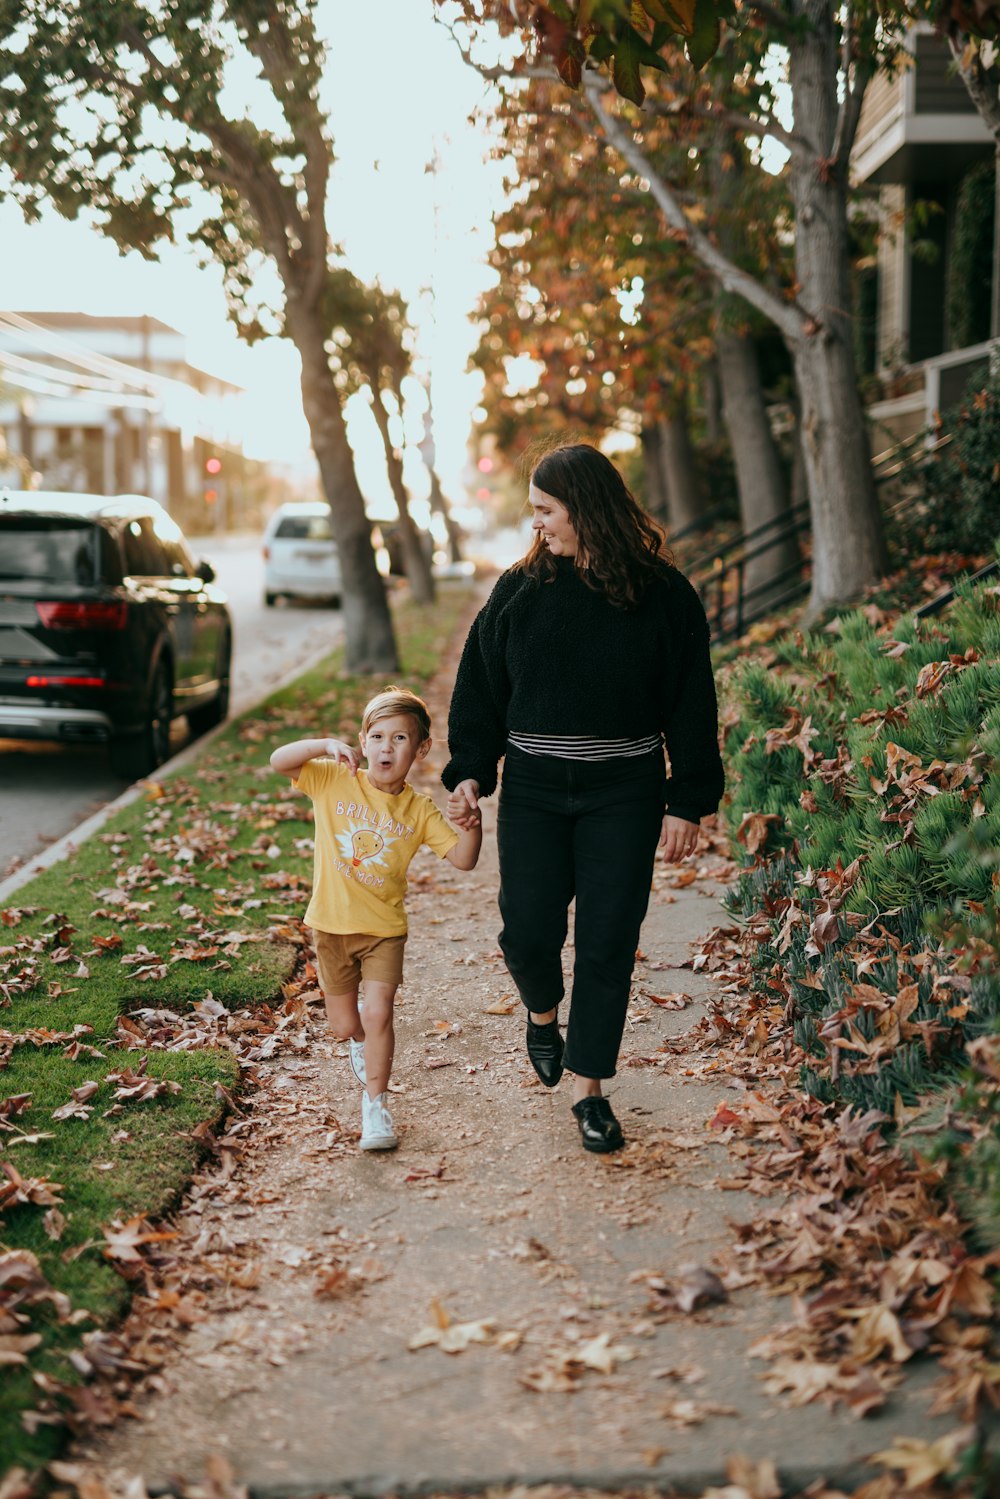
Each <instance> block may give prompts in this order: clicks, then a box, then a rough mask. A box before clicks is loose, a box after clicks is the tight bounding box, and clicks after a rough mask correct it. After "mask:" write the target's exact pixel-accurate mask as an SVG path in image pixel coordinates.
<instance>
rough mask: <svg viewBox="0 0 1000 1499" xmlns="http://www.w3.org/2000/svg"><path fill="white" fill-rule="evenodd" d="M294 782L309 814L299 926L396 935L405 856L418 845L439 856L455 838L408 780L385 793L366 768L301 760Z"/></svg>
mask: <svg viewBox="0 0 1000 1499" xmlns="http://www.w3.org/2000/svg"><path fill="white" fill-rule="evenodd" d="M296 784H297V785H298V787H299V789H300V790H301V791H304V792H305V794H306V795H307V796H308V797H309V798H310V799H311V800H312V804H313V811H314V814H315V819H316V832H315V849H316V852H315V864H314V873H313V892H312V899H311V900H310V902H309V907H308V909H307V911H306V915H305V920H306V924H307V925H308V926H311V927H314V928H316V929H317V930H318V931H321V932H336V933H349V932H359V933H360V932H363V933H366V934H369V935H371V936H379V937H382V936H385V937H394V936H401V935H402V934H403V933H405V931H406V911H405V909H404V906H403V897H404V896H405V894H406V872H407V869H408V868H409V864H410V860H411V859H412V858H413V856H414V854H415V853H416V852H417V850H418V849H419V848H420V847H421V845H422V844H425V843H426V844H427V846H428V848H430V849H432V850H433V851H434V853H436V854H437V855H438V857H439V858H442V859H443V858H444V857H445V855H446V854H447V853H448V851H449V850H450V849H452V848H454V847H455V844H456V843H457V842H458V834H457V833H456V831H455V829H454V828H453V827H451V825H450V824H449V823H447V822H446V821H445V819H444V818H443V817H442V816H441V813H440V812H439V811H438V809H437V807H435V805H434V803H433V802H432V801H431V799H430V797H429V796H424V795H423V794H422V793H421V792H419V791H414V789H413V787H412V786H410V785H409V784H407V785H405V786H404V787H403V789H402V791H401V792H399V794H398V795H397V796H390V795H389V794H388V793H387V792H385V791H379V790H378V788H377V787H375V786H373V785H372V784H371V782H370V781H369V779H368V774H367V772H366V771H364V770H359V771H358V773H357V775H356V776H353V775H352V774H351V772H350V771H349V770H348V769H347V767H346V766H344V765H338V764H337V763H336V761H334V760H307V761H306V763H305V765H303V767H302V769H301V770H300V771H299V774H298V777H297V780H296Z"/></svg>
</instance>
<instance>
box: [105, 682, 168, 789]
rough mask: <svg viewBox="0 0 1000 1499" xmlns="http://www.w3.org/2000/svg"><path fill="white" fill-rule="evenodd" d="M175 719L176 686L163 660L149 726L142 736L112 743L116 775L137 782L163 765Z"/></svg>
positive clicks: (151, 699)
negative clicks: (172, 722)
mask: <svg viewBox="0 0 1000 1499" xmlns="http://www.w3.org/2000/svg"><path fill="white" fill-rule="evenodd" d="M173 716H174V689H173V684H172V683H171V680H170V671H169V669H168V667H167V664H166V662H164V661H161V662H160V664H159V666H158V667H157V668H156V673H155V675H154V677H153V686H152V689H151V691H150V694H149V709H148V711H147V714H146V722H145V725H144V726H143V728H141V729H140V730H139V732H138V734H127V735H125V736H123V737H122V738H121V739H116V740H114V741H113V742H112V745H111V768H112V770H113V771H114V772H115V774H116V775H120V776H125V777H126V778H127V779H128V780H130V781H136V780H138V779H139V778H140V777H141V776H148V775H149V773H150V771H152V770H155V769H156V767H157V766H158V765H162V764H163V762H164V760H166V758H167V756H168V755H169V754H170V724H171V721H172V719H173Z"/></svg>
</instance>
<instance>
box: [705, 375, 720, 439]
mask: <svg viewBox="0 0 1000 1499" xmlns="http://www.w3.org/2000/svg"><path fill="white" fill-rule="evenodd" d="M721 386H722V380H721V372H720V370H719V366H718V362H717V361H716V360H712V361H711V363H709V364H706V365H705V367H704V369H703V370H702V374H701V391H702V396H701V398H702V402H703V403H704V407H705V441H706V442H707V443H709V444H710V446H712V447H715V446H716V444H717V443H718V442H720V441H721V439H722V422H723V414H722V401H723V396H722V389H721Z"/></svg>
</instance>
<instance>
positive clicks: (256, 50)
mask: <svg viewBox="0 0 1000 1499" xmlns="http://www.w3.org/2000/svg"><path fill="white" fill-rule="evenodd" d="M311 40H312V42H313V45H314V46H315V45H316V42H315V37H314V36H313V37H311ZM247 46H248V48H249V50H250V51H251V52H253V54H254V56H256V57H257V58H258V59H259V61H260V65H261V68H262V69H263V72H264V77H265V78H266V80H267V82H268V84H269V85H270V88H271V92H272V93H273V95H274V97H275V99H276V100H277V101H278V104H279V105H280V107H281V111H282V113H283V114H284V116H285V119H286V120H287V122H288V125H289V128H290V129H291V131H292V134H293V137H294V138H295V140H296V142H297V143H299V144H301V147H302V151H303V154H304V156H305V169H304V171H303V181H304V183H305V193H306V216H305V218H303V217H302V215H301V213H300V214H299V222H300V224H301V226H302V241H303V246H304V250H305V254H306V257H307V259H308V266H307V270H306V278H305V286H304V288H303V297H304V300H305V301H306V303H307V304H311V303H312V302H313V301H315V299H316V297H317V296H318V295H319V292H320V288H321V287H322V284H323V280H324V278H325V276H326V265H327V255H328V249H329V234H328V231H327V224H326V204H327V190H328V183H329V178H330V160H331V150H330V143H329V141H328V139H327V136H326V133H325V131H324V129H323V123H322V117H321V115H320V112H319V109H318V108H317V105H316V99H315V95H314V92H313V91H312V90H308V91H305V92H303V93H301V94H300V93H298V92H297V91H296V89H295V79H296V74H297V65H296V63H295V58H294V48H293V45H292V38H291V35H290V33H289V30H288V26H287V23H286V22H284V21H282V19H281V17H280V15H279V14H276V13H272V14H271V15H270V16H269V18H268V29H267V31H266V32H260V33H258V34H257V35H256V36H254V37H253V38H250V39H248V41H247Z"/></svg>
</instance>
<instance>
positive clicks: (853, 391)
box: [583, 0, 885, 618]
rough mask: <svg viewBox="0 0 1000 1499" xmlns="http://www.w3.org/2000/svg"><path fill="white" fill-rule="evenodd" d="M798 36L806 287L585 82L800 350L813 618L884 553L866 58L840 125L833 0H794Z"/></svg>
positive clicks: (611, 133) (597, 109)
mask: <svg viewBox="0 0 1000 1499" xmlns="http://www.w3.org/2000/svg"><path fill="white" fill-rule="evenodd" d="M791 20H792V26H791V27H790V30H789V33H788V39H787V43H786V45H787V47H788V55H789V82H790V84H791V91H792V101H793V109H794V115H795V124H794V136H795V138H796V141H804V142H805V143H806V144H805V145H804V146H803V145H797V148H796V149H793V151H792V155H791V161H790V169H789V175H790V187H791V194H792V200H793V203H794V208H795V258H796V280H797V282H798V292H797V295H796V297H795V299H794V301H792V300H791V299H790V298H787V297H782V296H781V295H779V294H777V293H776V292H775V291H774V290H773V289H772V288H771V286H770V285H769V283H768V280H767V279H766V278H765V277H755V276H754V275H752V274H751V273H750V272H748V271H747V270H745V269H744V268H743V267H742V266H741V265H739V264H738V262H737V261H735V260H733V259H731V258H729V257H728V256H726V255H725V253H724V252H723V251H722V250H721V249H720V247H719V246H718V245H717V244H716V243H715V242H714V240H713V238H712V236H711V235H710V234H707V233H705V232H704V231H702V230H701V229H700V228H699V227H698V225H697V224H695V223H694V222H693V221H692V220H691V219H690V218H689V217H688V216H687V214H686V213H685V211H684V208H683V205H682V203H681V199H680V196H679V194H678V191H677V189H676V188H675V187H674V186H673V185H672V184H671V183H670V182H668V181H667V180H666V178H665V177H663V176H662V175H661V174H660V173H659V172H658V171H657V169H656V166H655V165H654V163H653V162H652V161H651V160H650V158H649V157H648V156H646V155H645V153H644V152H643V150H642V148H641V146H640V145H639V143H638V141H637V140H636V138H635V136H634V135H633V134H632V133H631V131H630V129H629V128H628V126H627V125H625V124H624V123H623V122H622V120H621V119H620V118H618V117H616V116H614V115H612V114H610V113H609V112H608V111H607V110H606V109H605V108H604V106H603V103H602V100H601V93H600V90H601V87H602V86H603V85H602V84H601V83H600V81H599V80H598V79H596V78H594V77H591V76H590V75H588V73H586V72H585V73H584V75H583V88H584V92H585V94H586V97H587V101H588V103H589V105H590V108H591V110H592V111H593V113H594V115H595V117H596V118H597V119H598V120H599V121H600V124H601V127H602V129H603V131H604V133H605V135H606V136H607V138H608V139H609V140H610V141H611V142H612V143H613V145H615V146H616V147H617V149H618V150H619V151H620V152H621V153H622V155H623V156H624V158H625V160H626V161H627V162H628V163H629V165H630V166H631V167H632V168H633V170H635V171H636V172H638V173H640V174H641V175H642V176H643V177H645V178H646V180H647V181H648V182H649V185H650V191H651V192H652V194H653V197H654V198H655V200H656V202H657V204H658V205H659V207H660V209H661V210H662V212H663V216H664V218H665V219H666V221H667V224H668V225H669V226H670V227H671V228H672V229H674V230H677V231H679V232H680V234H681V235H683V238H684V242H685V243H686V244H687V245H688V247H689V248H690V249H691V251H692V252H693V253H694V254H695V255H696V256H697V258H698V259H699V260H700V261H701V263H702V264H703V265H704V266H705V267H706V268H707V269H708V270H709V271H711V273H712V274H713V275H714V276H715V277H716V278H717V280H718V282H719V284H720V286H722V287H723V288H724V289H725V290H726V291H729V292H734V293H736V294H737V295H739V296H742V297H744V298H745V299H746V301H747V302H748V303H749V305H750V306H751V307H755V308H756V309H757V310H758V311H759V312H762V313H763V314H764V316H765V317H767V318H769V319H770V321H771V322H773V324H774V326H775V327H776V328H778V329H779V330H780V331H781V333H782V334H783V335H784V336H785V338H786V339H787V341H788V343H789V346H790V348H792V350H793V356H794V361H795V371H796V377H797V380H798V385H799V393H800V399H801V403H802V431H803V439H804V440H803V455H804V459H805V467H806V476H807V482H808V486H809V504H810V509H811V512H812V519H813V583H812V596H811V598H810V602H809V609H808V615H809V617H810V618H813V617H815V616H816V615H818V614H820V613H821V612H822V611H823V610H824V609H825V608H827V607H828V606H829V605H833V604H841V603H845V602H847V601H848V600H850V599H853V598H856V597H857V595H858V594H859V593H861V592H862V591H863V589H865V588H866V587H868V585H869V584H871V583H872V582H874V581H875V579H876V578H877V577H878V576H879V575H880V573H881V571H882V569H883V568H884V565H885V546H884V541H883V537H882V525H881V517H880V515H879V510H878V504H877V500H876V494H875V485H874V480H873V477H872V471H871V459H870V453H869V445H868V433H867V427H866V422H865V417H864V410H863V406H862V402H861V395H860V392H859V389H858V380H857V374H856V372H855V369H854V361H853V351H852V348H851V339H850V305H851V303H850V295H849V275H850V257H849V240H848V232H847V230H848V224H847V159H848V157H849V153H850V144H851V141H852V140H853V135H854V130H855V129H856V123H857V114H858V111H859V110H860V105H861V100H862V98H863V95H864V78H865V77H867V73H866V72H865V64H866V58H864V57H863V58H861V60H860V63H859V74H858V76H857V77H856V78H855V81H854V84H853V86H852V89H851V91H850V92H849V94H845V98H844V101H843V103H844V109H843V116H842V119H843V128H842V129H840V130H839V131H838V123H839V118H838V107H837V106H838V94H837V90H838V81H839V79H840V76H841V73H840V61H841V59H840V53H839V51H838V46H837V35H836V30H835V27H834V19H833V4H832V0H793V4H792V17H791Z"/></svg>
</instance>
